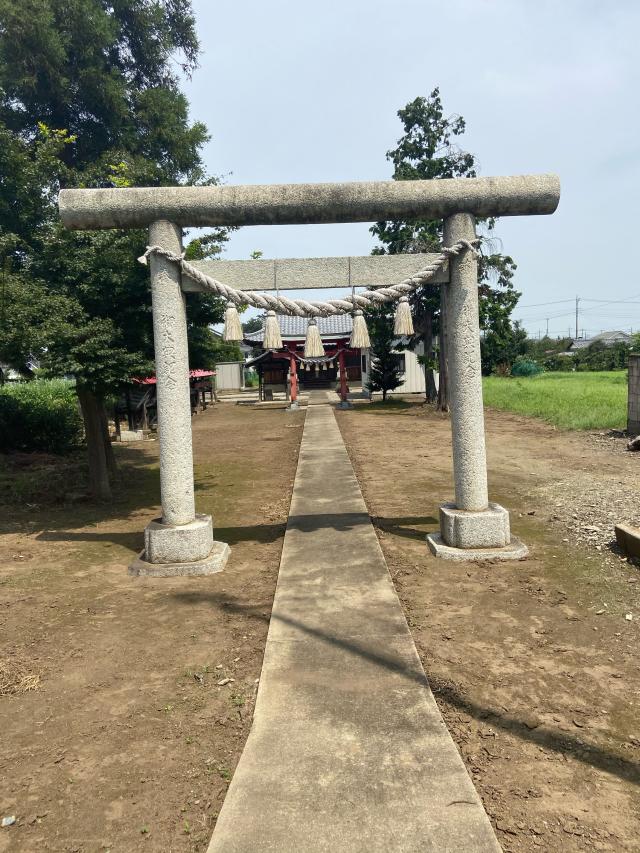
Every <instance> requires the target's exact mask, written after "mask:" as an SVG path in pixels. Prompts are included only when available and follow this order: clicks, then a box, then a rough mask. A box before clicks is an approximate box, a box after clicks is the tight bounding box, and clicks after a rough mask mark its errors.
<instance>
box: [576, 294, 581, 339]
mask: <svg viewBox="0 0 640 853" xmlns="http://www.w3.org/2000/svg"><path fill="white" fill-rule="evenodd" d="M579 304H580V297H579V296H576V339H577V337H578V305H579Z"/></svg>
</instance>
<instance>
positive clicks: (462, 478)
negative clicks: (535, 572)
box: [59, 175, 560, 576]
mask: <svg viewBox="0 0 640 853" xmlns="http://www.w3.org/2000/svg"><path fill="white" fill-rule="evenodd" d="M559 198H560V186H559V181H558V179H557V178H556V177H555V176H553V175H532V176H531V175H530V176H516V177H495V178H453V179H444V180H432V181H384V182H374V183H344V184H299V185H298V184H287V185H274V186H235V187H234V186H218V187H175V188H171V187H153V188H133V189H129V188H127V189H82V190H62V191H61V193H60V201H59V205H60V214H61V217H62V221H63V223H64V224H65V225H66V226H67V227H68V228H75V229H100V228H141V227H148V228H149V248H148V251H147V253H146V256H147V257H148V261H149V264H150V271H151V294H152V307H153V325H154V340H155V357H156V376H157V398H158V425H159V435H160V481H161V501H162V517H161V518H160V519H157V520H154V521H151V522H150V523H149V525H148V526H147V528H146V530H145V549H144V552H143V553H142V554H141V557H140V559H139V560H137V561H136V562H135V563H134V564H133V566H132V567H131V569H130V571H131V572H132V573H134V574H146V575H161V576H162V575H175V574H207V573H211V572H214V571H219V570H220V569H221V568H222V567H223V566H224V564H225V562H226V560H227V559H228V555H229V548H228V545H226V544H225V543H223V542H218V541H216V540H215V539H214V535H213V523H212V519H211V517H210V516H205V515H200V514H197V513H196V509H195V496H194V483H193V462H192V446H191V406H190V398H189V382H188V373H189V365H188V356H187V325H186V313H185V293H186V292H189V291H193V290H206V291H208V292H212V293H216V294H218V295H220V296H222V297H223V298H225V299H226V300H227V312H228V318H227V319H228V326H229V328H230V329H233V328H234V326H235V327H236V328H237V325H238V324H237V306H239V305H242V304H245V303H248V304H250V305H253V306H255V307H257V308H261V309H263V310H265V311H266V312H267V315H266V317H267V319H266V324H265V339H264V347H265V349H269V350H276V351H277V350H281V349H282V346H283V342H282V338H281V334H280V327H279V324H278V320H277V316H276V314H280V315H287V316H295V317H306V318H308V326H309V327H310V328H309V331H308V334H307V341H308V342H309V351H307V348H306V346H305V355H306V357H308V358H310V359H311V358H317V357H320V354H318V353H317V352H314V351H313V344H314V343H315V344H317V330H316V339H315V340H314V336H313V335H312V334H311V332H313V331H314V329H313V328H312V327H313V325H314V323H315V318H316V317H326V316H339V315H344V314H347V313H348V314H351V315H352V316H353V332H352V337H351V339H350V342H349V343H350V348H352V349H357V348H358V345H359V344H358V341H359V340H360V341H362V340H363V339H364V337H366V338H367V339H368V335H366V326H365V325H364V318H363V313H362V312H363V309H365V308H367V307H368V306H370V305H373V304H376V303H379V302H393V303H395V304H396V305H397V313H396V323H397V326H396V328H397V330H398V331H399V332H402V331H403V330H404V329H406V328H408V325H407V324H410V312H409V308H408V301H407V295H408V294H410V293H412V292H413V291H414V290H416V289H417V288H418V287H420V286H422V285H423V284H425V283H427V282H429V283H431V284H433V283H438V284H440V285H441V286H443V287H444V288H445V292H444V299H445V304H446V309H447V310H446V317H447V326H446V329H445V340H446V345H445V356H446V358H447V363H448V371H449V381H450V386H451V426H452V438H453V475H454V476H453V479H454V494H455V501H454V502H452V503H449V504H444V505H443V506H442V507H441V509H440V532H439V534H431V535H430V536H429V547H430V548H431V549H432V551H433V552H434V553H435V554H436V555H437V556H440V557H445V558H448V559H455V560H469V559H486V558H487V557H492V558H494V559H513V558H515V557H521V556H523V555H525V554H526V548H525V547H524V546H523V545H522V544H521V543H519V542H517V541H514V540H513V539H512V537H511V533H510V526H509V514H508V512H507V510H506V509H504V508H503V507H501V506H499V505H497V504H495V503H491V502H489V497H488V486H487V470H486V453H485V440H484V414H483V404H482V377H481V371H480V328H479V317H478V279H477V251H476V249H477V246H478V241H477V235H476V230H475V217H476V216H481V217H499V216H521V215H535V214H550V213H553V212H554V210H555V209H556V207H557V205H558V201H559ZM420 218H424V219H426V218H429V219H435V218H442V219H443V220H444V231H443V242H444V245H443V247H442V249H441V250H440V252H437V253H434V254H433V255H418V254H416V255H386V256H366V257H362V258H315V259H290V260H277V261H275V260H251V261H214V262H209V264H210V265H213V266H207V262H200V263H199V264H190V263H187V262H186V261H185V260H184V258H183V255H182V229H183V228H186V227H206V226H225V225H226V226H231V225H236V226H249V225H264V224H268V225H278V224H312V223H329V222H374V221H380V220H388V219H420ZM145 261H146V257H145ZM328 287H329V288H342V289H348V290H350V291H351V293H350V294H347V295H345V296H343V297H342V298H340V299H332V300H328V301H327V302H310V301H307V300H301V299H298V300H294V299H289V298H288V297H284V296H281V295H280V291H281V290H282V291H288V290H295V289H304V290H307V289H314V288H328ZM362 287H364V288H366V290H364V291H359V292H356V288H362ZM274 291H275V295H274ZM234 311H235V312H236V313H235V317H234ZM225 325H227V323H226V324H225ZM358 336H360V337H358ZM231 339H233V338H231ZM360 345H361V344H360ZM322 355H324V353H323V354H322Z"/></svg>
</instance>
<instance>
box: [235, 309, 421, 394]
mask: <svg viewBox="0 0 640 853" xmlns="http://www.w3.org/2000/svg"><path fill="white" fill-rule="evenodd" d="M278 324H279V326H280V334H281V337H282V344H283V346H282V348H281V349H278V350H272V349H266V350H263V351H262V352H260V354H259V355H257V356H256V357H254V358H251V359H249V360H248V361H247V362H246V367H253V368H255V370H256V372H257V373H258V378H259V386H258V387H259V397H260V399H261V400H262V399H265V397H268V396H270V394H269V393H268V392H271V394H273V393H274V392H287V391H288V390H289V391H290V393H291V396H292V399H294V400H295V399H296V398H297V394H298V391H309V390H312V389H317V388H326V389H329V390H334V391H337V392H338V393H339V394H340V396H341V397H342V398H343V399H346V394H347V393H348V392H349V391H360V390H363V389H366V386H367V380H368V374H369V370H370V359H371V354H370V351H369V349H352V348H351V347H350V346H349V340H350V338H351V331H352V326H353V318H352V316H351V315H350V314H339V315H337V316H335V315H334V316H329V317H318V318H317V324H318V331H319V332H320V336H321V338H322V343H323V345H324V350H325V355H324V356H320V357H314V358H305V356H304V346H305V336H306V333H307V318H306V317H295V316H287V315H283V314H281V315H278ZM263 339H264V328H263V329H259V330H258V331H257V332H248V333H247V334H246V335H245V337H244V340H245V343H247V344H248V345H250V346H253V347H255V348H256V349H258V348H260V347H262V342H263ZM421 353H422V349H421V345H419V346H418V347H417V348H416V350H415V351H412V350H409V349H407V348H406V340H405V339H398V360H399V362H400V368H401V370H402V372H403V373H404V381H403V383H402V385H400V386H399V387H398V388H397V389H396V390H395V392H394V393H396V394H413V393H421V392H424V390H425V380H424V370H423V368H422V366H421V365H420V363H419V362H418V356H419V355H420V354H421Z"/></svg>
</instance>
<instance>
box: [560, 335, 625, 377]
mask: <svg viewBox="0 0 640 853" xmlns="http://www.w3.org/2000/svg"><path fill="white" fill-rule="evenodd" d="M630 351H631V347H630V346H629V344H627V343H624V342H623V341H619V342H618V343H615V344H613V345H612V346H606V345H605V344H604V343H602V341H594V342H593V343H592V344H590V345H589V346H588V347H584V348H582V349H577V350H573V353H574V354H573V356H571V359H570V363H571V366H572V367H573V369H574V370H624V369H625V368H626V367H627V365H628V363H629V352H630ZM568 360H569V359H568Z"/></svg>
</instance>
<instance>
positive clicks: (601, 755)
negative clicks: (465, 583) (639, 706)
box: [172, 592, 640, 785]
mask: <svg viewBox="0 0 640 853" xmlns="http://www.w3.org/2000/svg"><path fill="white" fill-rule="evenodd" d="M172 598H173V599H174V600H175V601H176V602H177V603H178V604H182V605H185V606H192V605H194V604H203V603H208V604H210V605H211V606H212V607H214V608H216V609H223V610H229V611H231V612H233V613H239V614H242V615H244V616H247V617H248V618H250V619H258V620H261V621H263V622H268V621H269V616H268V615H266V614H265V613H264V605H257V604H243V603H242V602H240V601H238V600H237V599H235V598H232V597H230V596H228V595H225V594H224V593H203V592H175V593H172ZM258 607H260V608H261V612H258V609H257V608H258ZM271 618H273V619H277V620H278V621H280V622H283V623H285V624H287V625H290V626H291V627H294V628H297V629H298V630H300V631H302V632H303V633H305V634H307V635H310V636H313V637H316V638H317V639H319V640H321V641H323V642H325V643H329V644H331V645H335V646H338V647H339V648H341V649H344V650H346V651H348V652H351V653H352V654H354V655H358V656H359V657H362V658H364V659H366V660H369V661H371V662H372V663H374V664H376V665H378V666H380V667H383V668H385V669H388V670H391V671H392V672H396V673H399V674H400V675H402V676H404V677H405V678H407V679H410V680H411V681H416V682H418V683H419V684H422V685H423V686H425V687H427V686H428V685H429V684H430V685H431V689H432V690H433V693H434V694H435V695H436V696H437V697H439V698H440V699H442V700H444V701H445V702H447V703H449V704H450V705H453V706H454V707H456V708H458V709H460V710H462V711H464V713H466V714H468V715H469V716H471V717H474V718H475V719H476V720H484V721H487V722H490V723H491V725H493V726H496V727H498V728H501V729H503V730H504V731H507V732H509V733H510V734H512V735H514V736H515V737H518V738H520V739H521V740H526V741H530V742H531V743H535V744H538V745H539V746H542V747H544V748H546V749H551V750H553V751H554V752H558V753H561V754H563V753H569V754H570V755H571V757H572V758H574V759H576V760H577V761H580V762H581V763H582V764H586V765H589V766H591V767H595V768H597V769H598V770H604V771H605V772H607V773H611V774H612V775H613V776H617V777H618V778H619V779H624V780H625V781H627V782H631V783H632V784H634V785H640V764H638V763H637V762H635V761H630V760H629V759H627V758H623V757H621V756H618V755H616V754H614V753H612V752H610V751H608V750H606V749H604V748H603V747H601V746H598V745H597V744H592V743H588V742H586V741H585V740H582V739H578V738H576V737H574V736H573V735H570V734H567V733H565V732H558V731H554V730H553V729H550V728H547V727H546V726H538V727H537V728H535V729H530V728H529V727H528V726H527V725H526V723H525V722H524V721H523V720H520V719H519V718H518V717H516V716H513V715H510V714H504V713H501V712H498V711H495V710H493V709H491V708H487V707H484V706H483V705H480V704H479V703H476V702H473V701H471V700H470V699H467V698H465V697H464V696H463V695H461V693H460V692H459V691H458V689H457V687H456V686H455V685H454V684H453V683H446V682H442V681H439V680H438V679H434V678H432V679H430V680H429V681H428V680H427V679H426V678H425V675H424V672H423V671H422V667H420V668H419V669H418V668H417V667H411V666H407V664H406V662H404V661H401V660H400V659H399V658H397V657H394V656H392V655H382V654H379V653H376V652H372V651H371V650H370V649H368V648H367V647H366V645H364V644H362V643H358V642H354V641H353V640H345V639H342V638H341V637H336V636H335V635H333V634H330V633H328V632H325V631H322V630H320V629H318V628H314V627H312V626H309V625H305V624H304V622H301V621H299V620H297V619H294V618H292V617H289V616H283V615H280V614H272V616H271Z"/></svg>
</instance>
